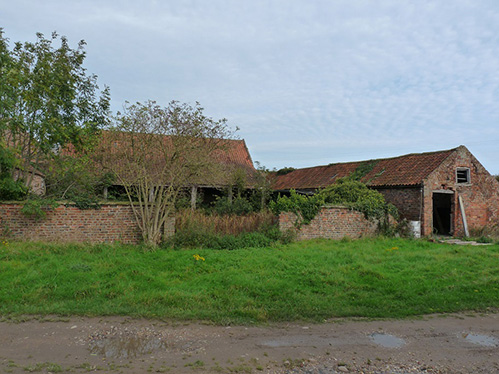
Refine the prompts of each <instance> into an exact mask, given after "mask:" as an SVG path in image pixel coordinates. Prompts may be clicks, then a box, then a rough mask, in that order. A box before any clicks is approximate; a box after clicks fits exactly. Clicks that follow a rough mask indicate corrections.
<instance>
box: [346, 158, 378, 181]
mask: <svg viewBox="0 0 499 374" xmlns="http://www.w3.org/2000/svg"><path fill="white" fill-rule="evenodd" d="M377 163H378V160H372V161H363V162H361V163H360V165H359V166H357V168H356V169H355V170H354V171H353V173H351V174H350V175H348V176H347V177H346V179H349V180H352V181H360V180H361V179H362V178H364V177H365V176H366V175H367V174H369V173H370V172H371V171H372V170H373V169H374V167H375V166H376V164H377Z"/></svg>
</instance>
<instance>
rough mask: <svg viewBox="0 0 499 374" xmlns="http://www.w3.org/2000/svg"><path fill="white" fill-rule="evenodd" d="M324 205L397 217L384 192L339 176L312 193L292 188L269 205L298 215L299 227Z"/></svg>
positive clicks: (371, 215)
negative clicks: (337, 205)
mask: <svg viewBox="0 0 499 374" xmlns="http://www.w3.org/2000/svg"><path fill="white" fill-rule="evenodd" d="M325 204H341V205H345V206H348V207H350V208H352V209H355V210H358V211H360V212H362V213H364V215H365V217H366V218H368V219H378V220H383V219H385V217H386V216H387V215H391V216H393V217H394V218H398V212H397V209H396V208H395V206H393V205H392V204H387V203H386V202H385V199H384V197H383V195H382V194H380V193H379V192H377V191H374V190H371V189H369V188H368V187H367V186H366V185H365V184H363V183H361V182H358V181H355V180H352V179H340V180H339V181H338V182H337V183H336V184H333V185H331V186H329V187H327V188H325V189H323V190H321V191H319V192H318V193H316V194H315V195H312V196H306V195H300V194H298V193H296V191H294V190H291V191H290V196H289V197H287V196H280V197H279V198H278V199H277V200H276V201H273V202H271V203H270V205H269V207H270V209H271V210H272V212H274V214H276V215H277V214H280V213H281V212H292V213H294V214H296V216H297V220H296V222H295V226H297V227H299V226H300V225H302V224H308V223H310V221H312V219H314V217H315V216H316V215H317V213H318V212H319V210H320V208H321V206H323V205H325Z"/></svg>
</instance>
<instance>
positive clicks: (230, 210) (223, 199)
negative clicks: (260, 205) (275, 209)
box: [213, 196, 255, 216]
mask: <svg viewBox="0 0 499 374" xmlns="http://www.w3.org/2000/svg"><path fill="white" fill-rule="evenodd" d="M213 211H214V212H216V213H217V214H220V215H223V214H232V215H237V216H242V215H245V214H249V213H252V212H254V211H255V209H254V207H253V205H252V204H251V202H250V201H249V200H248V199H246V198H245V197H243V196H236V197H234V198H233V199H232V201H231V200H230V199H229V198H228V197H227V196H220V197H218V198H217V199H216V200H215V202H214V204H213Z"/></svg>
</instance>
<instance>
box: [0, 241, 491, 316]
mask: <svg viewBox="0 0 499 374" xmlns="http://www.w3.org/2000/svg"><path fill="white" fill-rule="evenodd" d="M195 255H199V256H201V257H203V258H204V259H205V260H204V261H203V260H202V259H197V260H196V258H195ZM498 307H499V245H497V244H495V245H491V246H483V247H472V246H455V245H447V244H439V243H431V242H427V241H424V240H404V239H382V238H381V239H366V240H359V241H327V240H317V241H309V242H300V243H293V244H290V245H286V246H278V247H274V248H252V249H241V250H235V251H214V250H181V251H172V250H157V251H154V252H147V251H144V250H143V249H142V248H141V247H134V246H120V245H74V244H73V245H61V244H40V243H6V244H0V314H1V315H10V316H19V315H25V314H31V315H40V314H41V315H47V314H56V315H61V316H67V315H129V316H136V317H139V316H141V317H148V318H168V319H170V318H172V319H179V320H206V321H212V322H214V323H217V324H229V323H252V322H268V321H293V320H312V321H322V320H324V319H328V318H332V317H369V318H389V317H394V318H401V317H408V316H414V315H422V314H427V313H436V312H440V313H444V312H456V311H464V310H477V311H483V310H486V309H487V308H498Z"/></svg>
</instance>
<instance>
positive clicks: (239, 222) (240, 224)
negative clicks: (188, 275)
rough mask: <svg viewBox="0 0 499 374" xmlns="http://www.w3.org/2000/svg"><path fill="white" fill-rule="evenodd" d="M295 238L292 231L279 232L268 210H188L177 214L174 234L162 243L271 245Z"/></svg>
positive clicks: (225, 246) (227, 246)
mask: <svg viewBox="0 0 499 374" xmlns="http://www.w3.org/2000/svg"><path fill="white" fill-rule="evenodd" d="M269 218H270V219H269ZM292 239H293V237H292V236H291V235H290V234H289V233H284V234H282V233H281V232H280V230H279V227H278V226H277V225H276V224H275V223H274V219H273V216H272V215H271V214H269V213H265V212H259V213H252V214H251V215H250V216H244V217H241V216H235V215H234V216H230V215H216V214H211V215H207V214H203V213H201V212H199V211H190V210H185V211H183V212H180V214H177V222H176V227H175V235H174V236H173V237H171V238H169V239H168V240H167V241H166V242H165V243H163V246H165V247H173V248H176V249H179V248H209V249H230V250H232V249H241V248H249V247H255V248H261V247H268V246H271V245H273V244H274V243H277V242H280V243H289V242H290V241H291V240H292Z"/></svg>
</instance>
